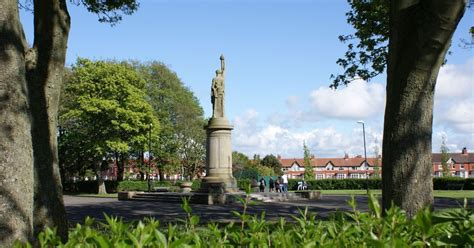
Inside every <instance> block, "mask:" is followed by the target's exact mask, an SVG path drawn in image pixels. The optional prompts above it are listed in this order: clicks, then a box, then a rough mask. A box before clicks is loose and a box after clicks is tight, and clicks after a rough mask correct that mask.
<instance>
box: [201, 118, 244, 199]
mask: <svg viewBox="0 0 474 248" xmlns="http://www.w3.org/2000/svg"><path fill="white" fill-rule="evenodd" d="M205 128H206V131H207V144H206V148H207V152H206V177H204V179H203V181H202V186H201V191H205V192H210V193H219V192H220V193H230V192H237V191H238V188H237V183H236V181H235V178H234V177H233V176H232V142H231V131H232V129H233V127H232V126H231V125H230V124H229V121H228V120H227V119H226V118H225V117H223V118H211V119H210V120H209V123H208V125H207V126H206V127H205Z"/></svg>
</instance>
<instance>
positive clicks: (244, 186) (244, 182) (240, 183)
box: [237, 179, 252, 190]
mask: <svg viewBox="0 0 474 248" xmlns="http://www.w3.org/2000/svg"><path fill="white" fill-rule="evenodd" d="M251 180H252V179H240V180H237V187H238V188H239V189H241V190H245V189H247V188H248V187H249V185H250V183H251Z"/></svg>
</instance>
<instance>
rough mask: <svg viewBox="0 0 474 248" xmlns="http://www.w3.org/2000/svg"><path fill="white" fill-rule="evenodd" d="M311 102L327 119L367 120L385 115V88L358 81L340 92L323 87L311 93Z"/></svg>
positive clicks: (317, 111) (339, 90)
mask: <svg viewBox="0 0 474 248" xmlns="http://www.w3.org/2000/svg"><path fill="white" fill-rule="evenodd" d="M310 101H311V105H312V107H313V110H314V111H315V112H316V113H318V114H320V115H323V116H326V117H330V118H341V119H345V118H350V119H366V118H368V117H372V116H374V115H380V114H382V113H383V111H384V107H385V88H384V86H383V85H382V84H378V83H366V82H364V81H362V80H356V81H354V82H352V83H350V84H349V85H348V86H347V87H346V88H342V89H338V90H332V89H329V88H325V87H321V88H319V89H317V90H315V91H313V92H311V95H310Z"/></svg>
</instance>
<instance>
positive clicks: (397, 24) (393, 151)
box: [382, 0, 466, 216]
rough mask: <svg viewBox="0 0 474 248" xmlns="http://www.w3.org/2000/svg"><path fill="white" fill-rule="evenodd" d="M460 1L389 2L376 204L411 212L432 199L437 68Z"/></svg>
mask: <svg viewBox="0 0 474 248" xmlns="http://www.w3.org/2000/svg"><path fill="white" fill-rule="evenodd" d="M465 5H466V3H465V1H464V0H400V1H390V42H389V58H388V71H387V74H388V75H387V103H386V108H385V122H384V134H383V135H384V136H383V170H382V178H383V183H382V191H383V200H382V205H383V208H384V209H387V208H390V206H391V204H392V203H393V204H395V205H397V206H400V207H401V208H402V209H404V210H405V211H406V212H407V214H408V215H409V216H413V215H414V214H416V212H417V211H418V210H419V209H420V208H423V207H426V206H429V205H431V204H432V203H433V183H432V175H431V173H432V163H431V152H432V149H431V136H432V126H433V125H432V122H433V97H434V90H435V85H436V78H437V76H438V72H439V68H440V66H441V65H442V63H443V61H444V58H445V55H446V51H447V49H448V48H449V46H450V42H451V37H452V35H453V33H454V31H455V30H456V27H457V25H458V23H459V21H460V19H461V17H462V16H463V13H464V9H465Z"/></svg>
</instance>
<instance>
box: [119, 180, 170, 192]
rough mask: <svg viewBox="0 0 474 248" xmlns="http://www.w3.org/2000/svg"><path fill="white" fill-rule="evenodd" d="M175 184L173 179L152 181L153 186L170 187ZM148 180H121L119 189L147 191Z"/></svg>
mask: <svg viewBox="0 0 474 248" xmlns="http://www.w3.org/2000/svg"><path fill="white" fill-rule="evenodd" d="M171 185H173V182H172V181H151V187H152V188H153V187H169V186H171ZM147 190H148V181H138V180H130V181H121V182H120V183H119V185H118V191H147Z"/></svg>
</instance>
